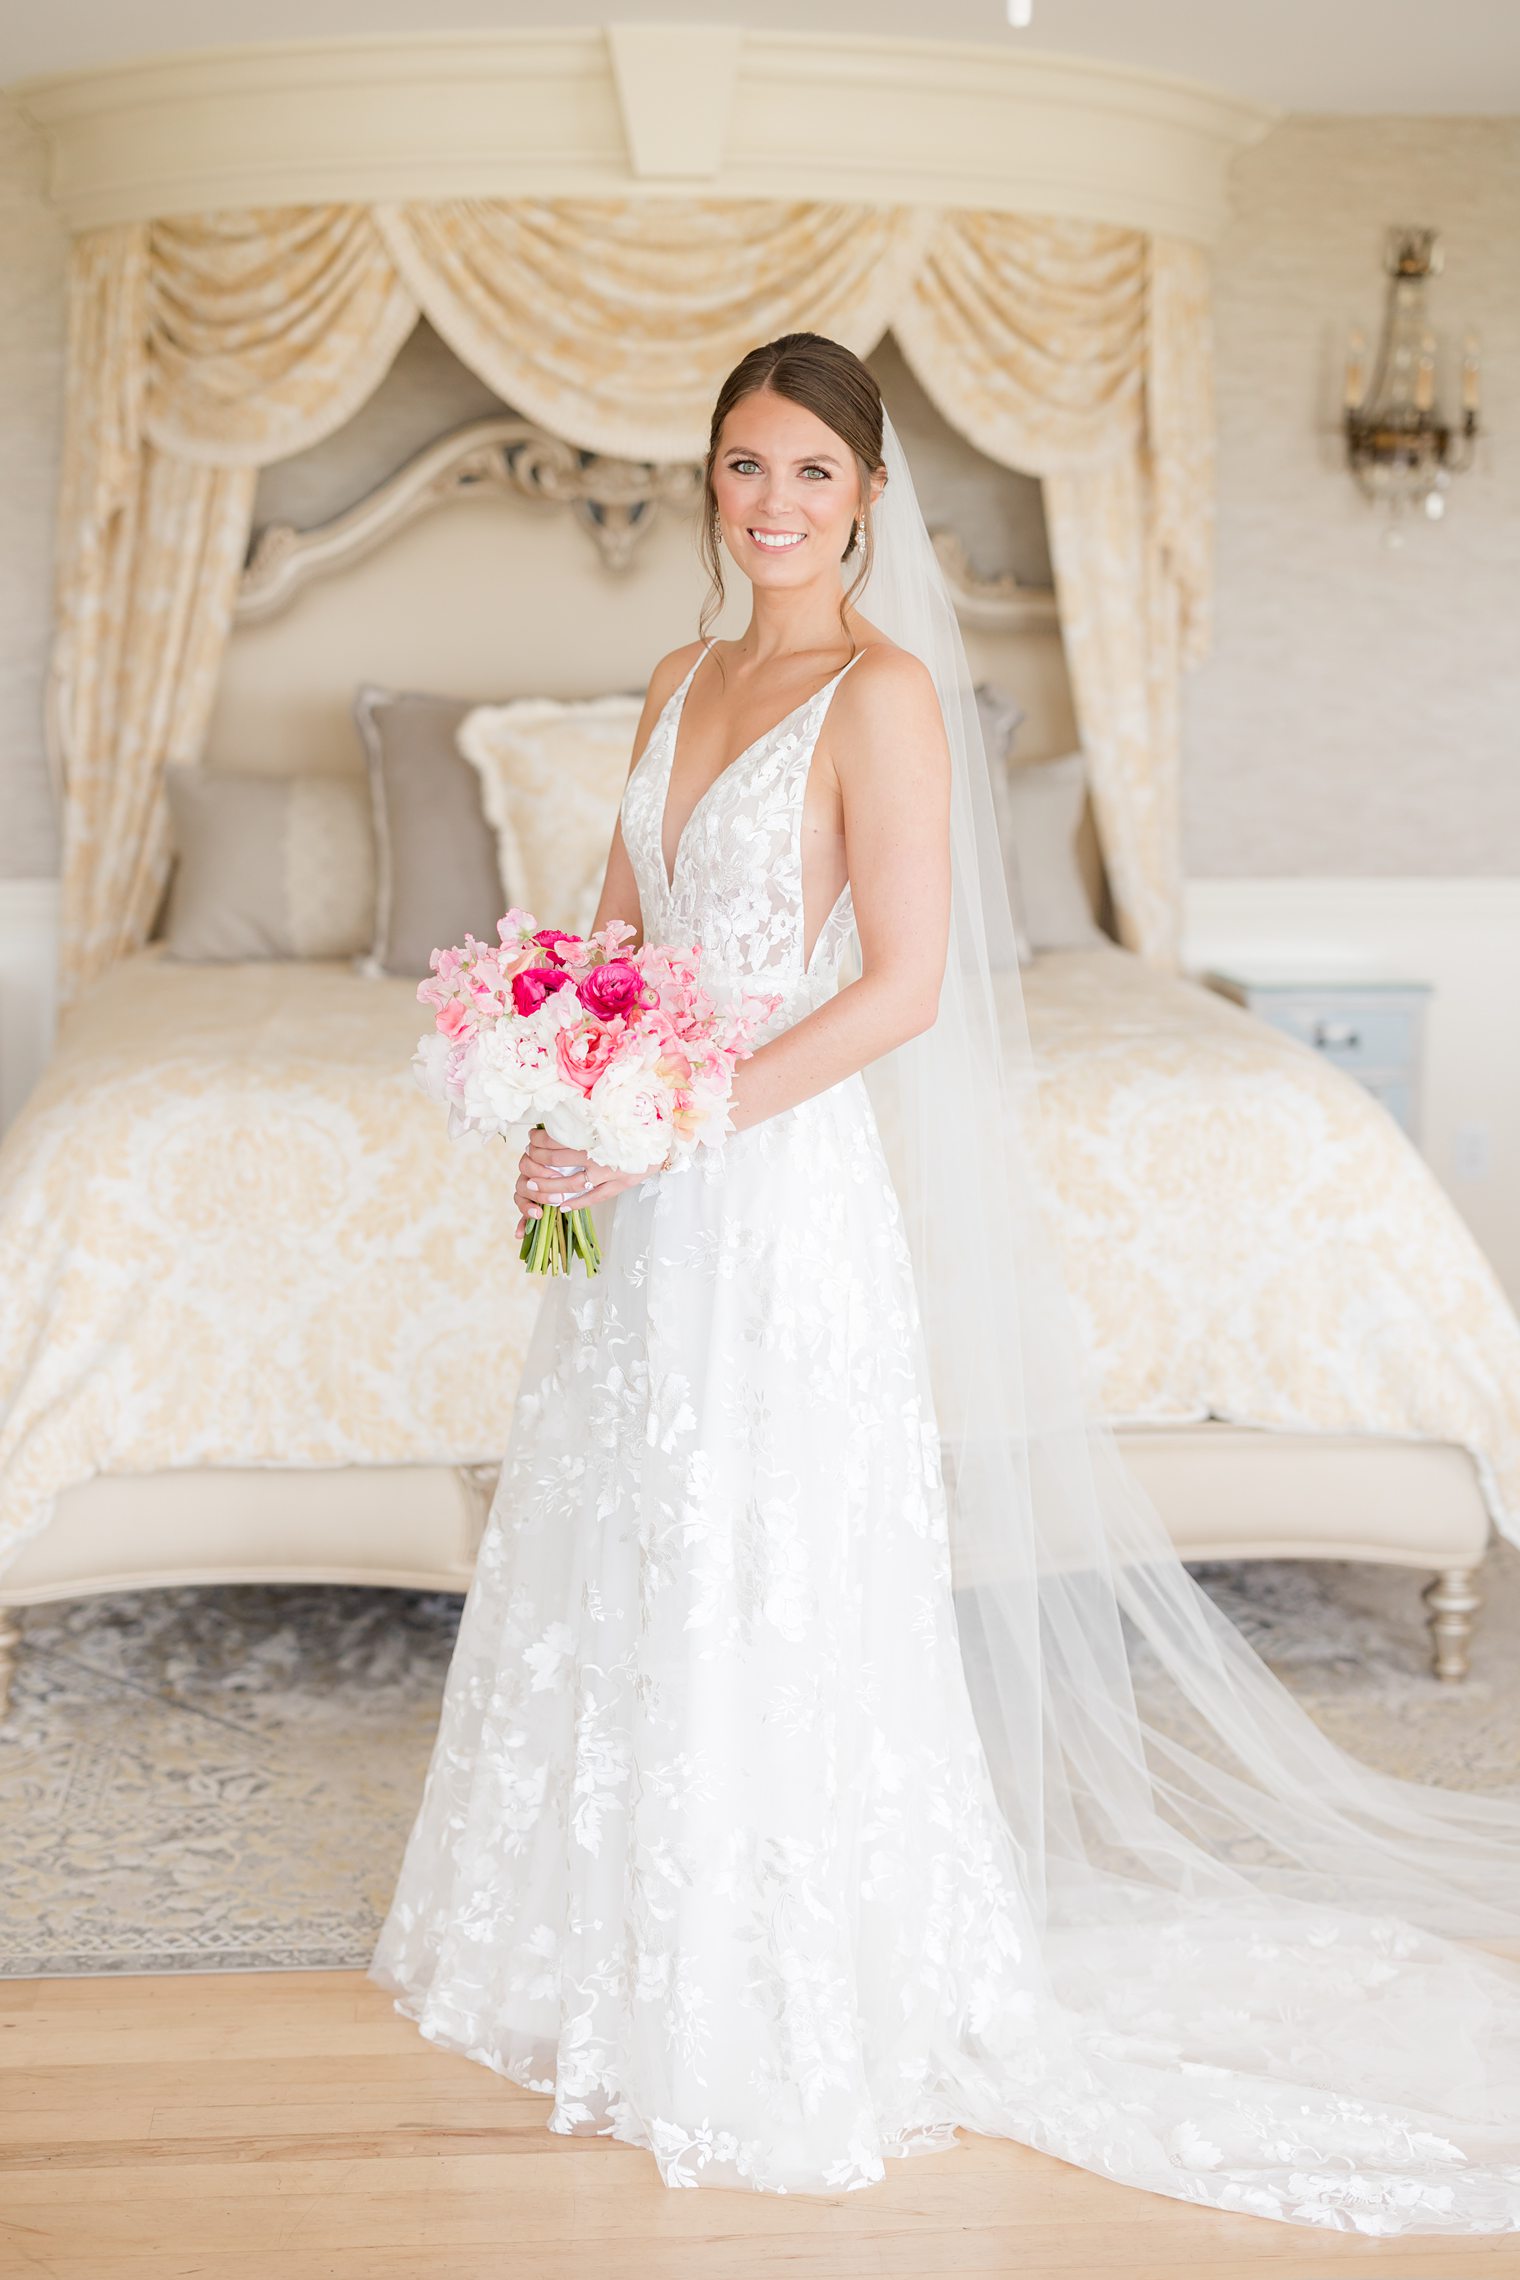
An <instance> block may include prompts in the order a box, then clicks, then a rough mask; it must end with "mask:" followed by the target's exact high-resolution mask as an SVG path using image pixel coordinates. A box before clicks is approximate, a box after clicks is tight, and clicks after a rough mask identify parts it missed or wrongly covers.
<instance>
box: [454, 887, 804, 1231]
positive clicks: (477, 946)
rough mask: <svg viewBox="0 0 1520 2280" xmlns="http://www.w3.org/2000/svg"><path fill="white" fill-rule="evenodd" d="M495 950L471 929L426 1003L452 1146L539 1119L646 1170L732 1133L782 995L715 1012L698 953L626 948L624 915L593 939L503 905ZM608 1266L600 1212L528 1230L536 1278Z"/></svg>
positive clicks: (550, 1217) (616, 1167) (598, 1154)
mask: <svg viewBox="0 0 1520 2280" xmlns="http://www.w3.org/2000/svg"><path fill="white" fill-rule="evenodd" d="M496 931H497V933H498V934H499V935H500V937H501V940H500V943H499V945H495V944H491V943H488V942H477V941H476V939H475V937H474V936H473V935H471V934H467V935H466V936H465V939H464V947H463V948H462V949H454V950H435V951H434V952H433V954H432V957H431V959H430V961H429V963H430V965H431V968H432V978H431V979H430V980H428V981H425V982H422V983H419V985H418V989H417V996H418V999H419V1001H420V1002H421V1003H422V1004H423V1005H430V1006H432V1008H433V1028H432V1030H431V1031H430V1032H429V1033H428V1035H427V1036H425V1037H423V1038H422V1039H420V1040H419V1043H418V1046H417V1052H416V1055H415V1056H414V1059H413V1062H412V1067H413V1070H414V1072H415V1075H416V1078H417V1082H418V1084H419V1085H420V1086H421V1087H422V1090H423V1091H424V1092H425V1093H426V1094H427V1095H428V1096H429V1098H430V1099H433V1100H439V1101H442V1102H443V1103H444V1104H445V1106H446V1107H447V1109H448V1112H449V1137H450V1139H459V1138H462V1137H465V1136H472V1137H474V1136H481V1137H489V1136H491V1135H500V1136H502V1137H506V1135H507V1134H508V1133H509V1132H510V1131H511V1129H512V1128H513V1127H514V1126H521V1125H523V1124H529V1125H533V1124H540V1125H542V1126H543V1128H544V1130H545V1131H546V1132H547V1133H548V1134H549V1137H550V1138H551V1139H552V1140H558V1141H560V1142H562V1144H563V1145H564V1146H565V1147H567V1148H584V1149H585V1150H586V1151H587V1153H588V1154H589V1155H590V1156H591V1158H592V1159H593V1161H594V1162H596V1163H599V1164H605V1165H606V1166H607V1167H608V1169H609V1170H612V1171H619V1172H639V1171H642V1170H643V1169H644V1168H645V1166H646V1165H650V1164H654V1163H656V1162H657V1161H658V1160H659V1159H660V1158H661V1156H662V1155H663V1156H664V1158H665V1160H666V1162H667V1163H670V1164H675V1163H680V1162H681V1161H683V1160H684V1159H686V1158H689V1157H690V1156H692V1155H694V1154H695V1152H696V1150H697V1149H698V1148H699V1147H703V1146H709V1147H710V1146H713V1145H715V1144H716V1143H718V1142H719V1141H721V1140H722V1139H723V1138H724V1137H725V1135H726V1134H727V1133H729V1132H730V1131H731V1130H732V1129H733V1124H732V1119H731V1117H730V1115H729V1110H728V1103H729V1096H730V1093H731V1091H732V1089H733V1073H734V1065H735V1063H736V1062H738V1061H741V1060H743V1059H744V1058H745V1057H746V1055H747V1054H748V1053H749V1051H750V1050H751V1046H750V1040H751V1038H752V1037H753V1035H754V1032H755V1030H756V1029H757V1028H758V1027H759V1026H760V1024H761V1022H763V1021H764V1020H766V1019H767V1018H768V1017H769V1015H770V1014H772V1013H773V1012H774V1011H775V1009H776V1007H777V1006H778V1005H779V1004H780V1003H781V1000H780V999H779V998H778V997H760V996H756V997H750V996H744V997H740V998H739V999H738V1000H736V1002H734V1003H733V1004H731V1005H726V1006H722V1007H720V1006H719V1005H717V1004H716V1003H715V1002H714V1000H713V998H712V997H711V996H710V995H709V994H708V992H707V991H706V990H704V989H703V987H702V983H701V959H702V953H701V948H700V946H699V945H693V946H692V947H691V948H689V949H677V948H671V947H670V946H669V945H665V944H659V945H655V946H652V947H648V948H645V949H641V950H629V951H624V949H623V947H622V945H623V943H624V942H625V941H626V940H627V939H628V938H629V937H630V936H631V935H632V934H633V933H634V932H635V929H634V928H633V927H631V926H627V925H625V924H624V923H623V921H622V920H621V919H614V920H613V922H612V924H611V925H609V926H605V927H603V928H602V930H601V932H600V933H599V934H593V935H590V936H589V937H587V936H582V935H579V934H566V933H564V932H563V931H562V930H561V929H560V928H559V927H556V926H545V927H540V926H539V924H538V921H537V920H536V919H535V918H534V917H533V915H532V913H531V912H530V911H524V910H509V911H508V913H507V915H506V917H505V918H504V919H502V920H501V921H500V923H499V925H498V926H497V929H496ZM576 1256H579V1257H580V1258H581V1259H582V1260H583V1261H584V1263H585V1267H586V1272H587V1273H588V1274H595V1273H596V1271H597V1268H598V1267H599V1266H600V1264H601V1252H600V1250H599V1249H598V1246H597V1240H596V1230H595V1228H594V1227H593V1226H592V1223H591V1214H590V1212H589V1211H587V1210H585V1209H584V1208H583V1209H580V1210H574V1211H566V1210H565V1209H563V1207H562V1206H560V1205H558V1204H546V1205H545V1206H544V1208H543V1210H542V1211H541V1212H540V1214H539V1216H538V1218H537V1219H536V1220H530V1221H529V1223H528V1226H527V1229H526V1230H525V1232H524V1235H523V1245H522V1257H523V1259H524V1261H525V1262H526V1264H527V1266H528V1267H529V1269H530V1270H531V1271H532V1272H533V1273H535V1274H555V1275H557V1274H564V1273H566V1272H568V1270H569V1266H570V1262H571V1259H572V1258H573V1257H576Z"/></svg>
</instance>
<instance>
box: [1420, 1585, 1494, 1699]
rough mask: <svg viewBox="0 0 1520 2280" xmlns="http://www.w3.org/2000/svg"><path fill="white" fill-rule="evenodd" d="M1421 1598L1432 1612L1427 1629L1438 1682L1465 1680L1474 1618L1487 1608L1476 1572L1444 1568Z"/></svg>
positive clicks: (1425, 1589) (1426, 1587) (1433, 1666)
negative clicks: (1479, 1611) (1481, 1609)
mask: <svg viewBox="0 0 1520 2280" xmlns="http://www.w3.org/2000/svg"><path fill="white" fill-rule="evenodd" d="M1420 1597H1421V1598H1422V1599H1423V1600H1424V1602H1425V1604H1426V1606H1427V1607H1428V1608H1429V1609H1430V1615H1429V1618H1428V1622H1427V1625H1426V1627H1427V1629H1428V1630H1429V1632H1430V1637H1431V1644H1432V1649H1433V1652H1432V1656H1431V1667H1432V1668H1433V1669H1434V1671H1435V1674H1436V1676H1437V1678H1447V1679H1457V1678H1465V1677H1466V1676H1467V1649H1468V1646H1469V1643H1470V1642H1471V1639H1472V1629H1473V1617H1474V1615H1476V1613H1477V1612H1478V1609H1479V1608H1480V1607H1481V1606H1482V1604H1483V1598H1482V1594H1481V1593H1480V1592H1479V1590H1478V1583H1477V1571H1476V1569H1474V1568H1442V1569H1441V1571H1440V1573H1439V1574H1438V1575H1436V1576H1433V1577H1432V1578H1431V1580H1430V1582H1429V1583H1427V1584H1426V1586H1425V1588H1424V1590H1423V1591H1422V1592H1421V1593H1420Z"/></svg>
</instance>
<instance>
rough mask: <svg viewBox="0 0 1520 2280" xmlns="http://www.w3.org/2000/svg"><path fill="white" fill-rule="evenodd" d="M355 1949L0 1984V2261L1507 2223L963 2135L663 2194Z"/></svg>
mask: <svg viewBox="0 0 1520 2280" xmlns="http://www.w3.org/2000/svg"><path fill="white" fill-rule="evenodd" d="M548 2111H549V2101H548V2099H547V2098H543V2097H535V2096H532V2095H530V2094H529V2093H528V2092H527V2091H523V2090H517V2089H514V2088H513V2087H512V2086H511V2085H510V2084H507V2083H504V2082H502V2081H500V2080H499V2079H498V2078H497V2077H496V2076H495V2075H493V2074H490V2073H488V2072H487V2071H486V2070H485V2069H484V2068H483V2067H479V2066H475V2065H472V2064H471V2063H470V2062H469V2061H468V2060H467V2059H459V2058H453V2057H449V2056H447V2055H445V2054H444V2053H442V2052H440V2051H436V2050H434V2049H433V2048H432V2047H431V2045H429V2044H427V2043H425V2042H424V2041H423V2040H422V2038H421V2037H420V2036H419V2035H418V2033H417V2031H416V2029H415V2028H414V2027H413V2026H412V2025H411V2024H410V2023H409V2022H408V2021H406V2020H404V2019H401V2018H399V2017H398V2016H397V2015H396V2014H395V2012H394V2011H393V2010H392V2009H391V2006H390V2002H389V1999H388V1997H387V1996H386V1995H385V1994H384V1993H383V1991H382V1990H380V1989H379V1988H377V1987H375V1986H373V1985H372V1984H371V1983H370V1982H369V1981H368V1980H367V1979H366V1978H365V1977H364V1976H363V1974H362V1973H358V1972H283V1973H274V1972H270V1973H242V1974H237V1975H235V1976H227V1977H209V1976H205V1975H202V1974H185V1975H182V1976H178V1977H174V1978H166V1979H149V1978H141V1979H61V1980H27V1981H19V1982H16V1981H13V1982H10V1983H9V1984H6V1985H3V1986H0V2170H3V2172H4V2174H3V2176H0V2274H3V2275H4V2280H44V2276H45V2280H266V2275H267V2280H424V2276H426V2280H572V2276H573V2280H750V2276H751V2275H755V2274H766V2275H770V2274H775V2275H778V2276H783V2280H867V2276H870V2280H877V2276H880V2280H949V2276H950V2275H951V2274H966V2275H974V2276H975V2280H990V2276H993V2275H996V2276H1002V2275H1008V2276H1010V2280H1012V2276H1013V2275H1018V2280H1043V2276H1044V2275H1051V2276H1056V2275H1059V2276H1060V2280H1085V2276H1086V2275H1088V2274H1092V2275H1095V2276H1096V2275H1113V2274H1121V2273H1122V2274H1124V2275H1125V2276H1126V2280H1242V2276H1249V2275H1251V2274H1256V2273H1260V2274H1263V2275H1266V2276H1269V2280H1331V2276H1334V2275H1338V2274H1342V2273H1352V2272H1368V2271H1373V2272H1376V2273H1377V2274H1378V2275H1380V2276H1381V2275H1388V2276H1389V2280H1393V2276H1398V2280H1459V2276H1461V2275H1465V2274H1468V2273H1479V2272H1482V2273H1483V2274H1485V2275H1491V2276H1497V2275H1499V2274H1501V2273H1503V2274H1506V2275H1516V2274H1520V2240H1517V2238H1516V2236H1514V2235H1510V2236H1508V2237H1507V2238H1506V2237H1498V2238H1495V2239H1491V2240H1485V2241H1478V2242H1475V2243H1472V2244H1463V2245H1458V2246H1447V2244H1445V2243H1444V2242H1442V2241H1440V2240H1424V2241H1419V2240H1416V2241H1410V2242H1404V2243H1389V2242H1385V2241H1379V2240H1374V2239H1364V2238H1362V2237H1360V2236H1354V2235H1353V2236H1348V2235H1345V2234H1329V2235H1322V2234H1318V2233H1312V2232H1309V2231H1306V2230H1304V2229H1302V2228H1300V2227H1298V2226H1292V2225H1280V2224H1276V2223H1271V2222H1268V2221H1265V2220H1263V2219H1259V2218H1248V2217H1223V2216H1218V2215H1216V2214H1214V2213H1213V2212H1212V2211H1209V2210H1204V2209H1195V2208H1189V2207H1187V2206H1186V2205H1184V2204H1182V2203H1179V2202H1175V2201H1171V2200H1168V2199H1165V2198H1163V2197H1162V2196H1161V2195H1159V2194H1154V2193H1142V2192H1138V2191H1136V2190H1134V2189H1133V2188H1131V2187H1125V2186H1119V2185H1111V2184H1109V2183H1107V2182H1106V2181H1105V2180H1103V2179H1101V2178H1096V2177H1092V2176H1090V2175H1088V2174H1087V2173H1086V2172H1084V2171H1082V2170H1078V2169H1074V2168H1072V2167H1070V2166H1069V2165H1068V2164H1067V2163H1065V2162H1060V2161H1053V2160H1051V2159H1049V2158H1048V2157H1046V2156H1044V2155H1041V2154H1035V2153H1031V2152H1029V2151H1028V2150H1027V2149H1026V2148H1024V2147H1022V2146H1017V2145H1013V2144H1010V2143H1008V2142H1006V2141H998V2140H993V2139H988V2138H975V2137H967V2138H965V2139H964V2141H963V2143H962V2145H961V2146H960V2147H959V2148H958V2149H957V2150H956V2151H954V2152H949V2153H943V2154H933V2155H920V2156H917V2157H915V2158H913V2159H911V2160H906V2161H900V2162H898V2161H894V2162H892V2163H890V2164H889V2165H888V2176H887V2179H886V2182H885V2183H883V2184H881V2185H877V2186H872V2187H869V2188H867V2189H865V2190H863V2191H860V2192H855V2193H841V2194H840V2195H838V2196H837V2198H834V2199H828V2200H825V2199H819V2198H815V2197H812V2196H805V2195H796V2196H790V2197H788V2196H782V2195H776V2194H756V2193H738V2192H729V2191H702V2192H692V2193H682V2192H672V2191H671V2190H670V2189H669V2188H668V2187H666V2186H664V2185H662V2184H661V2183H660V2181H659V2177H658V2174H657V2172H656V2170H655V2168H654V2165H653V2162H652V2160H651V2159H650V2157H649V2156H648V2155H647V2154H644V2153H642V2152H640V2151H638V2150H637V2149H636V2148H633V2147H628V2146H620V2145H616V2144H614V2143H613V2142H612V2140H610V2139H607V2138H595V2137H592V2138H579V2137H556V2136H553V2135H551V2134H550V2132H549V2131H547V2130H546V2129H545V2128H544V2126H543V2125H544V2118H545V2116H546V2115H547V2113H548Z"/></svg>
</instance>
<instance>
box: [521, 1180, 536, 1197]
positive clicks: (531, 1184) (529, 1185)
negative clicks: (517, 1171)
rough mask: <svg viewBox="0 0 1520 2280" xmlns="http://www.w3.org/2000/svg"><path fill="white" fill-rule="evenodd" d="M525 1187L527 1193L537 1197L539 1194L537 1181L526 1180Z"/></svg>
mask: <svg viewBox="0 0 1520 2280" xmlns="http://www.w3.org/2000/svg"><path fill="white" fill-rule="evenodd" d="M523 1186H524V1187H525V1188H526V1189H527V1191H528V1193H529V1195H537V1193H538V1182H537V1180H524V1181H523Z"/></svg>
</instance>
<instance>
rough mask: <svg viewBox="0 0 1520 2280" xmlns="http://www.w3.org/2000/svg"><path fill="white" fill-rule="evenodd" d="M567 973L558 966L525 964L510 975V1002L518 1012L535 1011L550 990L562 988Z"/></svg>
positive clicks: (566, 980)
mask: <svg viewBox="0 0 1520 2280" xmlns="http://www.w3.org/2000/svg"><path fill="white" fill-rule="evenodd" d="M569 979H570V977H569V975H568V974H563V973H561V972H560V969H559V968H558V966H525V967H524V968H523V970H522V972H521V973H520V974H514V975H513V976H512V1003H513V1004H514V1005H515V1006H516V1008H517V1010H518V1012H519V1013H537V1011H538V1009H539V1007H540V1006H541V1005H542V1004H543V1002H544V999H545V998H546V997H547V996H548V995H549V992H550V991H551V990H562V989H563V988H564V987H565V984H566V983H567V982H568V981H569Z"/></svg>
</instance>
